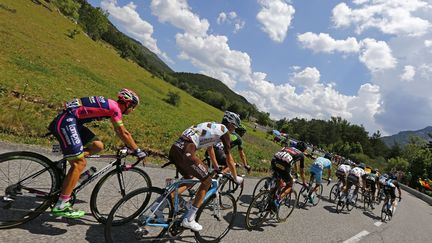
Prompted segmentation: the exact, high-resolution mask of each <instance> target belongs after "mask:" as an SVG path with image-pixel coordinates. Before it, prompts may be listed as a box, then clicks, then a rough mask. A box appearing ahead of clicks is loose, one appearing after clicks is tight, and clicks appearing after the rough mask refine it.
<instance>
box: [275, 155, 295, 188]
mask: <svg viewBox="0 0 432 243" xmlns="http://www.w3.org/2000/svg"><path fill="white" fill-rule="evenodd" d="M271 167H272V170H273V171H274V173H275V174H276V176H277V177H279V178H281V179H282V180H284V181H285V182H286V183H291V180H292V176H291V166H290V165H288V164H287V162H285V161H283V160H279V159H276V158H273V159H272V161H271Z"/></svg>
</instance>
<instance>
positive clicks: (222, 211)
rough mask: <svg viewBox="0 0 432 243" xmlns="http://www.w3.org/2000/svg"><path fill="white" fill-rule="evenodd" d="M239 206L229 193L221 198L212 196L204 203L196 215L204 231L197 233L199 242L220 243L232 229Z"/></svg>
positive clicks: (196, 236) (220, 196)
mask: <svg viewBox="0 0 432 243" xmlns="http://www.w3.org/2000/svg"><path fill="white" fill-rule="evenodd" d="M236 213H237V205H236V201H235V199H234V197H233V196H232V195H231V194H229V193H221V194H219V197H216V195H213V196H211V197H210V198H208V199H207V200H206V201H204V202H203V204H202V205H201V207H200V208H199V209H198V211H197V213H196V218H195V220H196V221H197V222H198V223H199V224H201V225H202V227H203V229H202V230H200V231H197V232H195V238H196V240H197V241H198V242H219V241H220V240H221V239H222V238H223V237H224V236H225V235H226V234H227V233H228V231H229V230H230V229H231V228H232V226H233V224H234V219H235V215H236Z"/></svg>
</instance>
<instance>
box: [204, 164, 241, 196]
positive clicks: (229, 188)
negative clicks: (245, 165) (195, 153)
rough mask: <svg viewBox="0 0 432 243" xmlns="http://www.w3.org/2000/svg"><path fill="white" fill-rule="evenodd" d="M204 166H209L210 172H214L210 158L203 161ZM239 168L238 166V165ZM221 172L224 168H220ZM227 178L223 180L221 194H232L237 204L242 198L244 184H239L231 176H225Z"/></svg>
mask: <svg viewBox="0 0 432 243" xmlns="http://www.w3.org/2000/svg"><path fill="white" fill-rule="evenodd" d="M203 163H204V164H207V165H209V171H212V170H213V164H212V163H211V162H210V157H208V156H206V157H205V158H204V160H203ZM236 167H238V165H236ZM218 169H219V171H222V170H223V169H224V168H223V167H222V166H219V168H218ZM224 175H226V176H223V177H222V178H221V182H220V185H221V192H226V193H230V194H231V195H233V197H234V199H235V200H236V202H238V200H239V199H240V196H241V195H242V194H243V187H244V185H243V183H242V184H238V183H237V182H236V181H235V180H234V178H233V177H232V176H231V174H224Z"/></svg>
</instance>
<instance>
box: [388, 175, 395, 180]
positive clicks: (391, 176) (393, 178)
mask: <svg viewBox="0 0 432 243" xmlns="http://www.w3.org/2000/svg"><path fill="white" fill-rule="evenodd" d="M389 179H392V180H397V176H396V175H394V174H392V175H390V176H389Z"/></svg>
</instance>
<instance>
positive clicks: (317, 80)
mask: <svg viewBox="0 0 432 243" xmlns="http://www.w3.org/2000/svg"><path fill="white" fill-rule="evenodd" d="M88 1H89V3H91V4H92V5H93V6H96V7H101V8H102V9H104V10H106V11H107V12H108V13H109V19H110V21H111V22H112V23H113V24H114V25H115V26H116V27H117V28H119V29H120V30H121V31H122V32H123V33H125V34H127V35H128V36H130V37H132V38H134V39H136V40H138V41H139V42H140V43H142V44H143V45H144V46H146V47H147V48H149V49H150V50H151V51H153V52H154V53H156V54H157V55H158V56H159V57H160V58H161V59H162V60H163V61H164V62H166V63H167V64H168V65H169V66H170V67H171V68H172V69H173V70H174V71H176V72H193V73H202V74H205V75H208V76H210V77H213V78H216V79H219V80H221V81H222V82H224V83H225V84H226V85H227V86H228V87H229V88H231V89H232V90H234V91H235V92H237V93H238V94H240V95H242V96H244V97H245V98H246V99H247V100H248V101H249V102H251V103H253V104H255V105H256V106H257V107H258V109H259V110H260V111H265V112H269V113H270V117H271V118H272V119H276V120H278V119H282V118H284V117H285V118H287V119H292V118H295V117H300V118H306V119H312V118H315V119H323V120H328V119H330V117H332V116H340V117H342V118H344V119H346V120H348V121H349V122H350V123H352V124H357V125H362V126H363V127H364V128H365V129H366V131H368V132H369V135H372V133H374V132H375V131H377V130H379V131H380V132H381V134H382V135H392V134H395V133H397V132H399V131H405V130H418V129H422V128H424V127H426V126H429V125H432V14H430V13H431V12H432V0H352V1H340V0H307V1H305V0H247V1H246V0H243V1H240V0H135V1H131V0H88Z"/></svg>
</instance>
